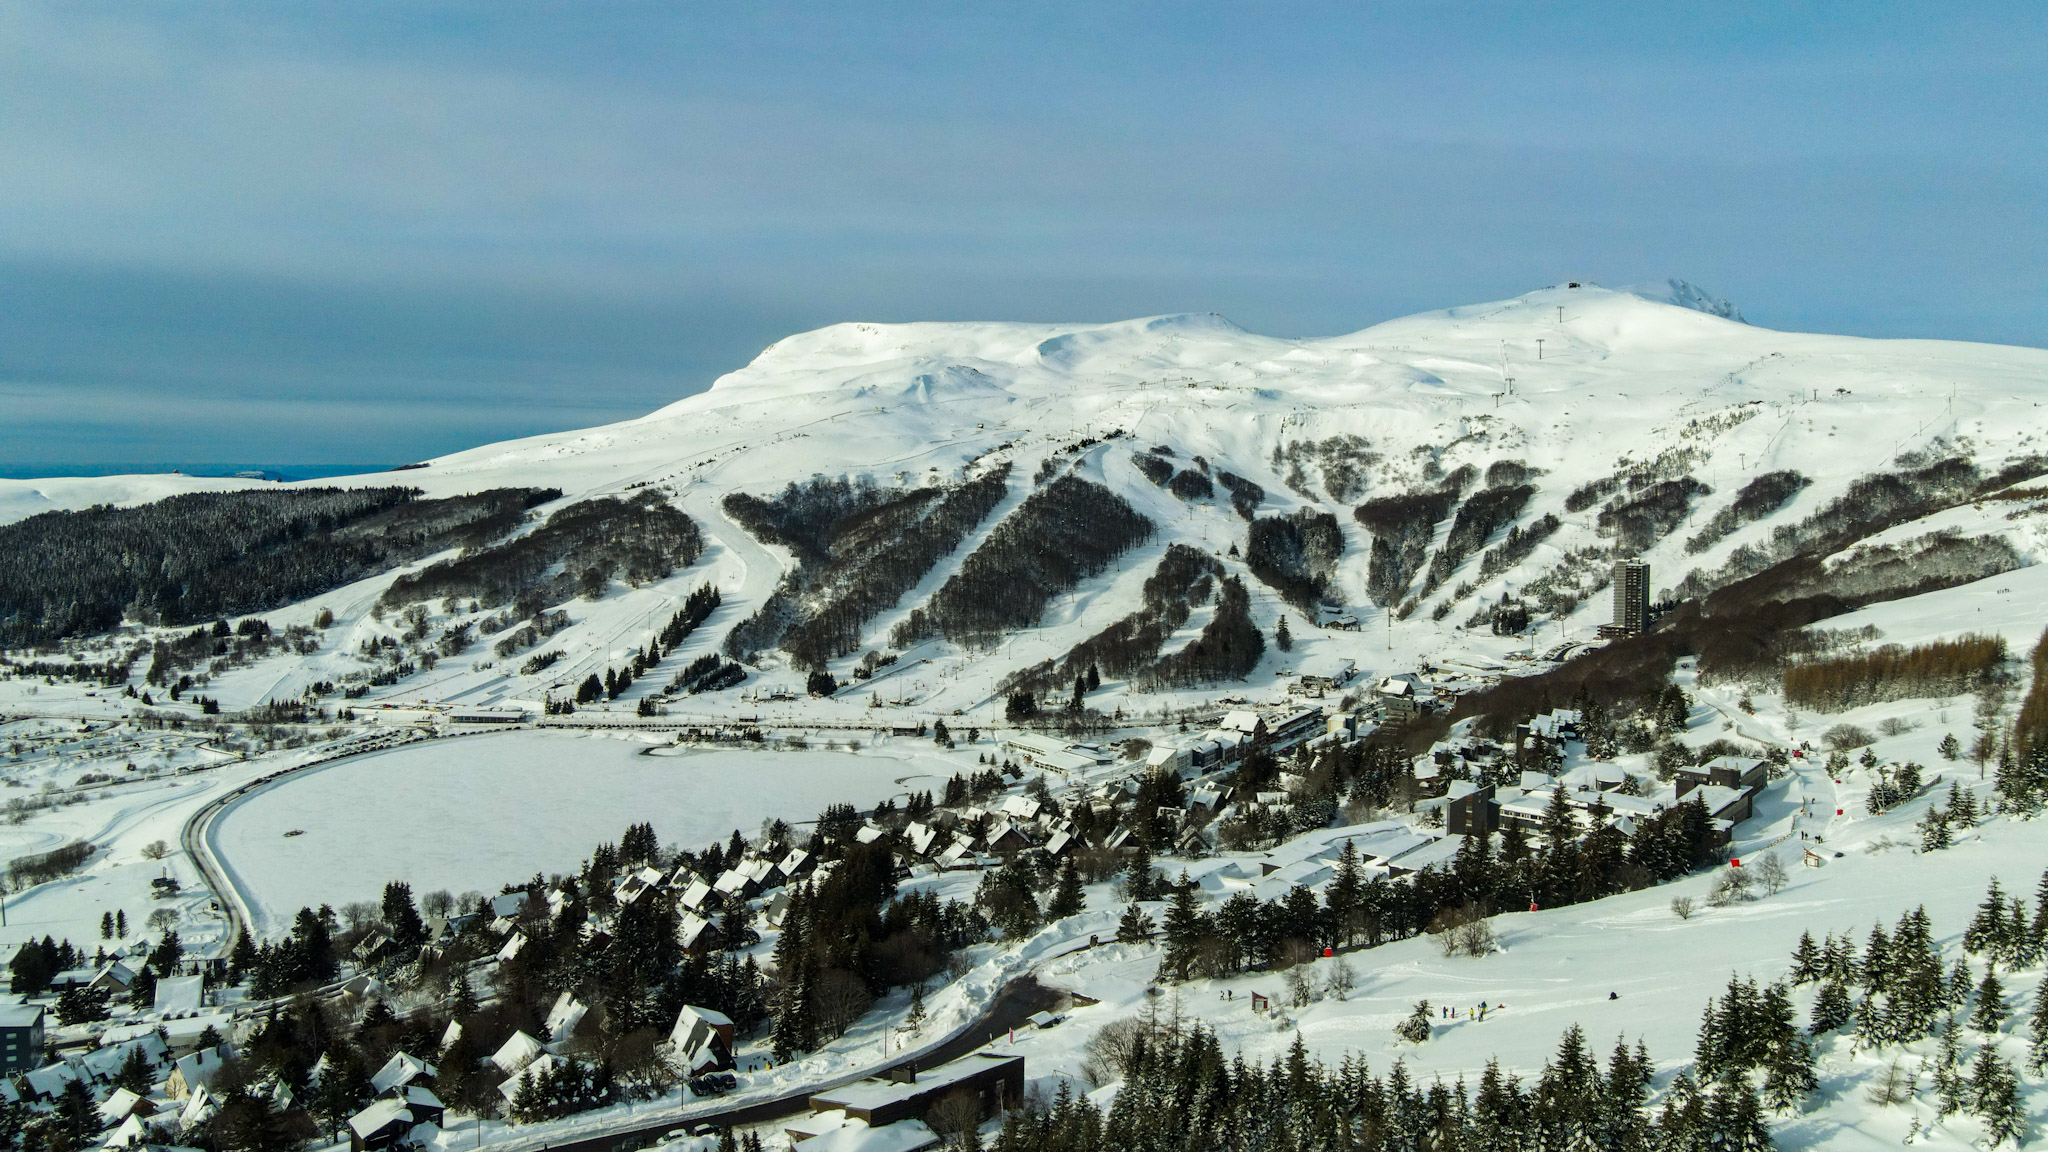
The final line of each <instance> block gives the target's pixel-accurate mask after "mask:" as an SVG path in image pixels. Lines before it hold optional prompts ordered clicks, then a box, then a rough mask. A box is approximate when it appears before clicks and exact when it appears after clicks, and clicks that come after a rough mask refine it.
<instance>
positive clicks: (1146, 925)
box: [1116, 904, 1158, 944]
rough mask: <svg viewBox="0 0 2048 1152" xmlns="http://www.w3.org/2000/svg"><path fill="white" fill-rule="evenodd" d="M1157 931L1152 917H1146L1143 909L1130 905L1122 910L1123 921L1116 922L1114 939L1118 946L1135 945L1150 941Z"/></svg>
mask: <svg viewBox="0 0 2048 1152" xmlns="http://www.w3.org/2000/svg"><path fill="white" fill-rule="evenodd" d="M1157 930H1158V925H1156V924H1154V923H1153V922H1152V917H1150V916H1148V915H1146V914H1145V910H1144V909H1143V908H1140V907H1138V906H1137V905H1136V904H1132V905H1131V906H1130V907H1128V908H1126V909H1124V915H1123V919H1121V920H1119V921H1117V925H1116V938H1117V942H1118V943H1120V944H1135V943H1138V942H1140V941H1145V940H1150V939H1151V938H1152V933H1153V932H1155V931H1157Z"/></svg>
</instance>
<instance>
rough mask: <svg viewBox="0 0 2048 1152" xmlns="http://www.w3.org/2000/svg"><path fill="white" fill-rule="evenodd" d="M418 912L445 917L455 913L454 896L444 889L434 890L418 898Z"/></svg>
mask: <svg viewBox="0 0 2048 1152" xmlns="http://www.w3.org/2000/svg"><path fill="white" fill-rule="evenodd" d="M420 911H421V912H424V913H425V914H427V915H429V916H447V915H449V914H450V913H452V912H454V911H455V894H454V893H452V892H450V891H448V890H447V889H446V888H436V889H434V890H433V891H432V892H429V893H427V894H426V895H424V896H422V897H420Z"/></svg>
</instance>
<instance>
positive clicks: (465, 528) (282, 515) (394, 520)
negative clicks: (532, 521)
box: [0, 487, 561, 646]
mask: <svg viewBox="0 0 2048 1152" xmlns="http://www.w3.org/2000/svg"><path fill="white" fill-rule="evenodd" d="M560 495H561V493H560V492H559V491H556V490H555V489H551V488H549V489H541V488H498V489H492V490H490V491H485V492H476V493H471V494H469V495H465V496H451V497H447V498H444V499H435V500H423V499H420V490H419V489H417V488H401V487H382V488H290V489H256V490H250V491H242V492H191V493H185V494H183V495H178V496H170V497H166V498H165V499H162V500H158V501H154V502H152V503H149V504H145V505H142V506H140V507H136V508H116V507H114V506H112V505H105V504H103V505H97V506H95V507H92V508H87V509H83V510H81V511H75V512H44V513H42V514H40V515H36V516H30V517H28V518H27V519H24V520H20V521H17V522H15V523H13V524H9V525H5V526H0V646H16V645H28V644H41V643H46V642H48V641H51V640H55V639H59V638H62V637H65V636H83V635H90V634H93V633H97V632H104V631H107V630H109V629H112V628H114V627H116V626H118V625H120V624H121V623H122V621H123V620H124V619H126V618H128V617H129V616H133V617H134V618H136V619H138V620H140V621H142V622H144V623H151V624H158V623H160V624H169V625H184V624H192V623H197V622H203V621H208V620H213V619H216V618H219V617H223V616H239V615H245V614H248V613H252V612H267V611H270V610H272V609H275V608H281V607H283V606H285V605H287V604H294V603H297V602H299V601H301V600H304V599H306V598H308V597H310V596H316V595H318V594H320V593H322V592H326V591H329V590H331V589H334V588H338V587H340V586H342V585H343V584H347V583H349V582H351V581H355V580H360V579H363V578H364V577H367V576H372V575H375V574H377V573H379V572H384V571H388V570H390V569H391V568H394V567H397V566H398V565H401V564H406V563H410V562H411V561H414V560H417V559H419V558H421V557H423V556H429V555H432V554H433V553H435V552H439V551H443V550H445V549H448V548H452V547H475V546H478V545H480V544H482V543H484V542H486V541H489V540H492V539H496V538H498V537H501V536H503V535H504V534H506V533H507V532H510V531H512V530H513V529H514V528H516V527H517V526H518V525H519V523H520V521H521V519H522V518H523V517H524V515H525V513H526V510H527V509H529V508H532V507H534V506H535V505H537V504H541V503H544V502H546V501H548V500H552V499H556V498H558V497H559V496H560Z"/></svg>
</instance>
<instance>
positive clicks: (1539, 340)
mask: <svg viewBox="0 0 2048 1152" xmlns="http://www.w3.org/2000/svg"><path fill="white" fill-rule="evenodd" d="M1536 358H1537V359H1538V360H1541V359H1543V337H1541V336H1538V337H1537V338H1536Z"/></svg>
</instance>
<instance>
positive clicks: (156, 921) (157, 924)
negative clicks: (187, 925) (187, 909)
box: [149, 908, 178, 932]
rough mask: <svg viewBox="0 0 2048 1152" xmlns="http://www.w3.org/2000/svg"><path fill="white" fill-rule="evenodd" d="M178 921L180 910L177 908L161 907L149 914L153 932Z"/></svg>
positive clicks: (160, 930) (150, 926)
mask: <svg viewBox="0 0 2048 1152" xmlns="http://www.w3.org/2000/svg"><path fill="white" fill-rule="evenodd" d="M177 922H178V910H177V909H176V908H159V909H157V910H156V911H154V912H151V913H150V914H149V928H150V931H152V932H162V931H163V930H164V929H166V928H169V927H171V926H172V925H174V924H176V923H177Z"/></svg>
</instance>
